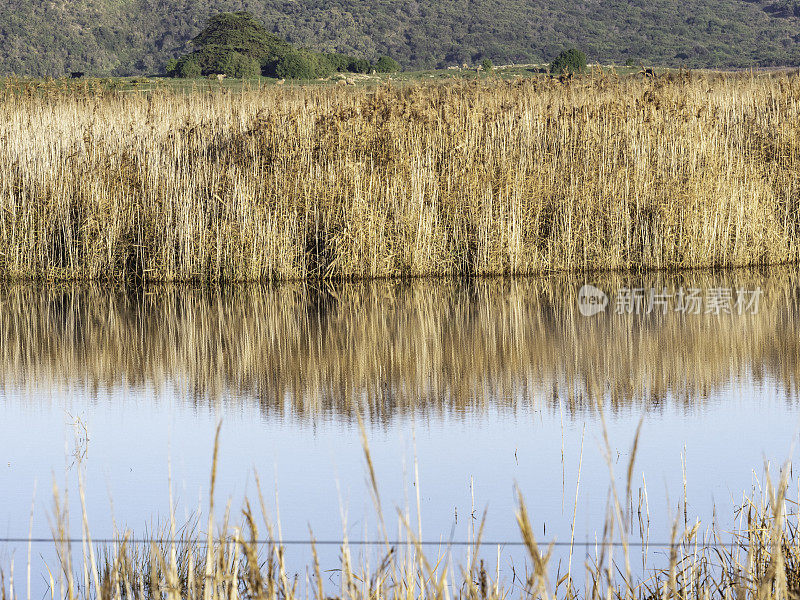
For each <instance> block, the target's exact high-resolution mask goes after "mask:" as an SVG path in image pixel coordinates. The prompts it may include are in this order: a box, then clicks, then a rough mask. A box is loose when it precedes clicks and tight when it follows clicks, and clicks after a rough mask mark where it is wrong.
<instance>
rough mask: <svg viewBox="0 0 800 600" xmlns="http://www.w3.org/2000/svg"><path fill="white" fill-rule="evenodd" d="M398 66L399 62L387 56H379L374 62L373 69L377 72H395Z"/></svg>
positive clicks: (398, 68)
mask: <svg viewBox="0 0 800 600" xmlns="http://www.w3.org/2000/svg"><path fill="white" fill-rule="evenodd" d="M400 68H401V67H400V63H398V62H397V61H396V60H394V59H393V58H390V57H388V56H381V57H380V58H378V61H377V62H376V63H375V70H376V71H377V72H378V73H396V72H397V71H399V70H400Z"/></svg>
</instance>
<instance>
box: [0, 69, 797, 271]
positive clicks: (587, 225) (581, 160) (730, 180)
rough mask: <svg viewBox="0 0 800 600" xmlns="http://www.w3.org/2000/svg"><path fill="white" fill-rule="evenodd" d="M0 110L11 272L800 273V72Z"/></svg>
mask: <svg viewBox="0 0 800 600" xmlns="http://www.w3.org/2000/svg"><path fill="white" fill-rule="evenodd" d="M80 89H84V90H85V93H80V92H79V91H75V90H73V91H70V92H68V93H62V92H59V91H56V90H54V89H50V88H48V87H47V86H46V85H44V84H43V85H40V86H38V87H33V86H31V85H29V84H25V85H22V83H20V82H18V81H16V80H13V79H9V80H7V81H6V83H5V91H4V92H3V93H2V97H0V139H1V140H2V144H0V276H3V277H6V278H45V279H113V280H121V279H129V278H133V279H144V280H206V281H208V280H211V281H221V280H274V279H294V278H307V277H312V278H316V277H344V278H349V277H400V276H420V275H476V274H499V273H506V274H507V273H533V272H543V271H553V270H583V269H651V268H655V269H660V268H667V269H673V268H682V267H698V266H712V265H713V266H733V265H746V264H764V263H777V262H785V261H796V260H797V258H798V248H799V247H800V246H799V245H798V241H800V235H799V234H798V232H800V217H798V215H800V210H798V209H799V208H800V168H798V167H800V77H797V76H791V77H790V76H787V75H786V74H782V75H776V76H764V77H753V76H747V75H738V76H715V75H704V76H684V75H675V76H671V75H670V76H659V77H654V78H645V79H639V78H634V79H625V80H619V79H618V78H616V77H615V76H613V75H608V74H596V73H595V74H593V75H590V76H586V77H583V78H579V79H576V80H573V81H571V82H568V83H567V84H566V85H561V84H559V83H558V82H557V81H550V80H544V79H542V80H539V79H530V80H524V81H517V82H502V81H499V80H493V81H486V82H474V81H473V82H457V83H450V84H444V85H425V84H412V85H408V86H404V87H391V86H386V85H384V86H380V87H377V88H359V89H348V88H346V87H344V88H341V87H338V86H332V87H330V86H326V87H313V86H310V87H297V86H292V87H290V88H289V87H286V86H284V87H275V86H272V87H269V88H266V87H265V88H261V89H253V90H249V91H248V90H245V91H241V92H230V91H228V90H225V89H219V90H215V91H212V92H209V93H194V94H188V95H183V94H180V93H171V92H167V91H156V92H153V93H148V94H144V93H132V94H131V93H124V92H121V91H120V92H109V91H103V90H99V89H98V90H96V91H94V92H93V91H92V90H91V88H90V86H89V85H88V84H87V85H86V86H84V88H80Z"/></svg>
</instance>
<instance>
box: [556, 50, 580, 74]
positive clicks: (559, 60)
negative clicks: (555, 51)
mask: <svg viewBox="0 0 800 600" xmlns="http://www.w3.org/2000/svg"><path fill="white" fill-rule="evenodd" d="M585 70H586V55H585V54H584V53H583V52H581V51H580V50H576V49H575V48H572V49H570V50H565V51H564V52H562V53H561V54H559V55H558V56H557V57H556V59H555V60H554V61H553V62H552V63H551V65H550V72H551V73H553V74H555V75H560V74H561V73H564V72H566V73H581V72H583V71H585Z"/></svg>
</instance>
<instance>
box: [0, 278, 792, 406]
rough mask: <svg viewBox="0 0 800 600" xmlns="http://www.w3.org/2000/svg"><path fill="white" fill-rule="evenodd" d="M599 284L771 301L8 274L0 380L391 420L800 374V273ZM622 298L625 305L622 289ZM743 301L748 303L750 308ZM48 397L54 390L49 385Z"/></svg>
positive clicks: (544, 287)
mask: <svg viewBox="0 0 800 600" xmlns="http://www.w3.org/2000/svg"><path fill="white" fill-rule="evenodd" d="M765 273H766V274H767V276H765V275H764V274H762V273H757V272H753V271H749V270H739V271H731V272H726V273H724V274H720V273H710V272H708V273H703V272H691V273H688V272H683V273H681V274H678V275H666V274H651V275H648V276H645V277H630V278H624V277H618V276H612V275H607V276H605V277H604V278H603V279H602V280H600V281H595V283H597V284H598V285H600V286H601V287H602V288H603V289H605V290H607V291H609V292H611V293H612V294H613V292H614V290H618V289H619V288H621V287H624V286H625V285H629V286H633V287H636V286H639V287H645V288H651V287H652V288H655V289H661V288H662V287H667V288H669V289H670V290H674V289H677V288H678V287H680V286H684V287H686V288H688V287H697V288H701V289H703V290H707V289H711V288H715V287H724V288H730V289H747V290H753V289H756V288H757V287H760V288H761V289H762V290H763V297H762V299H761V302H760V306H759V311H758V313H757V314H755V315H741V316H740V315H738V314H732V315H719V316H716V315H680V314H677V313H674V312H668V313H667V314H665V315H662V314H659V313H658V312H657V311H656V312H655V313H653V314H651V315H643V316H640V317H636V316H618V315H615V314H612V310H613V305H612V306H610V307H609V308H608V313H609V314H607V315H606V316H596V317H593V318H586V317H584V316H582V315H581V314H580V313H579V312H578V310H577V298H576V294H577V289H578V287H579V285H580V284H579V283H576V282H575V281H574V280H573V279H570V278H563V279H562V278H560V277H554V278H513V279H508V280H471V281H467V282H459V281H455V280H447V279H442V280H433V281H415V282H411V283H402V282H395V283H392V282H382V283H370V284H361V283H350V284H342V285H331V286H322V287H321V288H316V287H314V286H310V285H306V284H301V283H294V284H281V285H279V286H274V287H273V286H263V287H260V286H256V287H253V286H245V287H241V288H238V287H234V288H227V289H213V288H207V287H205V286H203V287H196V288H191V289H190V288H187V287H185V286H148V287H145V288H144V289H142V290H137V291H133V292H131V291H129V290H124V289H122V288H120V289H116V290H115V289H109V288H108V287H104V286H101V285H94V286H83V285H76V284H61V285H56V286H48V287H43V288H39V287H34V286H29V285H27V284H24V285H16V284H14V285H11V286H0V373H1V374H2V375H1V376H0V382H2V383H0V385H1V386H2V387H0V389H5V390H6V391H8V390H9V389H11V393H12V396H13V395H14V392H13V388H15V387H17V386H23V389H24V387H25V386H37V387H41V386H45V387H48V386H50V387H54V388H58V387H59V386H63V385H67V386H70V385H71V386H87V389H88V390H89V391H90V392H92V391H94V392H97V391H98V390H99V391H100V392H101V393H104V392H105V391H107V390H109V389H110V388H112V387H114V386H121V385H124V386H137V387H139V386H149V387H151V388H152V389H156V390H161V389H165V388H166V389H168V390H169V389H171V388H172V386H175V389H177V395H178V396H179V397H181V398H186V399H187V401H189V402H199V403H205V402H208V401H214V400H216V399H219V398H225V397H228V396H232V397H233V398H234V399H235V401H237V402H245V403H247V404H250V403H252V402H258V403H259V405H260V406H261V408H262V410H264V411H265V412H266V413H270V414H272V413H277V414H289V415H293V416H295V417H297V418H301V419H303V418H308V417H320V416H324V415H325V414H328V413H333V414H336V415H338V416H344V417H346V418H350V417H354V415H355V413H356V412H358V411H359V410H361V411H366V412H362V414H364V415H365V418H369V419H374V420H387V421H388V420H390V419H392V418H394V417H395V416H397V415H404V414H410V413H414V412H419V411H422V412H424V411H434V412H438V411H446V412H455V413H458V412H460V411H471V410H475V409H476V408H477V409H481V408H486V407H496V408H500V409H504V410H508V409H513V408H514V407H516V406H519V405H521V403H531V402H533V403H537V404H539V405H540V406H542V407H546V408H548V409H552V410H559V407H560V405H561V402H562V401H563V402H564V406H565V407H566V409H567V410H568V411H569V412H573V411H574V412H576V413H581V412H582V411H585V410H592V399H593V398H598V397H601V396H602V397H605V398H606V400H607V401H608V403H609V404H608V405H607V406H608V409H609V410H615V409H617V408H624V407H628V406H630V405H631V404H634V405H636V406H642V407H643V408H648V409H653V410H658V409H659V407H662V406H663V405H664V403H665V402H684V403H686V404H687V406H692V405H694V404H696V403H697V402H704V401H705V400H706V399H707V398H708V397H709V396H711V395H712V394H714V393H715V392H719V391H721V390H724V389H725V388H726V386H730V385H744V386H747V385H750V382H755V384H757V385H763V386H767V387H768V388H771V389H775V388H776V387H777V389H778V390H779V391H780V393H783V394H785V395H786V397H787V401H792V399H793V398H794V397H795V396H796V394H797V391H798V382H800V372H799V371H798V365H800V343H799V342H798V338H797V334H796V332H797V324H798V320H800V303H799V301H800V299H798V297H797V293H796V290H797V288H798V285H799V284H800V281H798V277H799V275H798V271H797V270H796V269H794V268H771V269H769V270H767V271H766V272H765ZM612 302H613V301H612ZM734 313H735V311H734ZM38 396H40V395H38Z"/></svg>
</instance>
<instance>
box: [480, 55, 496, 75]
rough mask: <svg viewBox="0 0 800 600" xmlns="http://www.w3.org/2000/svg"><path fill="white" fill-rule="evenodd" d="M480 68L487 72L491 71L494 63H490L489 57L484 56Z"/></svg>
mask: <svg viewBox="0 0 800 600" xmlns="http://www.w3.org/2000/svg"><path fill="white" fill-rule="evenodd" d="M481 68H482V69H483V70H484V71H486V72H487V73H491V72H492V69H494V64H493V63H492V61H491V59H488V58H484V59H483V62H481Z"/></svg>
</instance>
